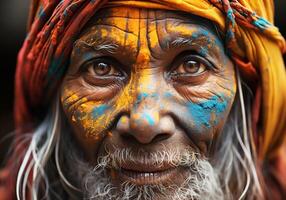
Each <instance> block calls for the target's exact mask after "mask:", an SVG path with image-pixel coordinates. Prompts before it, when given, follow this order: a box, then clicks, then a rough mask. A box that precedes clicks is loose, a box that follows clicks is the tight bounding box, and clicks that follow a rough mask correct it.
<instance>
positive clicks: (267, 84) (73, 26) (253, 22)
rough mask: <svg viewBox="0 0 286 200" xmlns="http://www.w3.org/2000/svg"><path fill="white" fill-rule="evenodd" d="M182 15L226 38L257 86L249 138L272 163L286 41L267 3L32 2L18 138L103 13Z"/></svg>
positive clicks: (22, 57)
mask: <svg viewBox="0 0 286 200" xmlns="http://www.w3.org/2000/svg"><path fill="white" fill-rule="evenodd" d="M107 6H129V7H140V8H153V9H166V10H179V11H183V12H186V13H191V14H193V15H197V16H200V17H203V18H206V19H208V20H210V21H212V22H213V23H215V24H216V25H217V26H218V27H219V28H220V30H221V31H223V32H224V35H225V37H224V38H225V47H226V49H227V51H228V52H229V54H230V56H231V57H232V59H233V61H234V62H235V63H236V64H237V65H238V67H239V69H240V71H241V73H242V75H243V76H244V77H245V79H246V81H249V82H252V83H253V84H254V88H255V89H254V90H255V93H256V96H255V101H254V105H253V116H252V118H253V119H252V120H253V132H254V134H255V138H256V139H257V144H256V146H257V152H258V155H257V156H258V158H259V160H261V162H263V160H264V159H265V158H268V157H271V156H274V157H275V156H276V155H278V152H280V149H281V148H280V147H282V143H283V141H284V135H285V132H286V75H285V67H284V63H283V58H282V53H281V52H284V51H285V49H286V45H285V40H284V38H283V37H282V36H281V34H280V33H279V30H278V29H277V28H276V27H275V26H274V25H272V24H273V18H274V5H273V1H271V0H151V1H138V0H137V1H136V0H133V1H128V0H125V1H123V0H110V1H108V0H61V1H60V0H34V1H33V3H32V6H31V13H30V20H29V21H30V22H29V27H28V35H27V38H26V40H25V42H24V44H23V47H22V49H21V51H20V52H19V55H18V64H17V71H16V88H15V110H14V112H15V122H16V128H17V129H18V130H20V131H18V132H19V133H18V134H22V133H23V132H24V131H25V130H28V128H30V127H32V126H34V125H36V124H37V119H39V115H40V114H41V113H43V112H44V109H45V108H47V105H48V104H49V103H50V102H51V98H52V97H53V94H54V93H55V90H56V89H57V87H58V86H59V84H60V81H61V80H62V78H63V75H64V72H65V70H66V68H67V65H68V58H69V56H70V52H71V49H72V45H73V42H74V41H75V40H76V39H77V37H78V34H79V33H80V31H81V30H82V28H83V27H84V25H85V24H86V23H87V21H88V20H89V19H90V18H91V17H92V16H93V15H94V14H95V13H96V11H97V10H98V9H100V8H102V7H107Z"/></svg>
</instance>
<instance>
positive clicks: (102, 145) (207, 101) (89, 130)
mask: <svg viewBox="0 0 286 200" xmlns="http://www.w3.org/2000/svg"><path fill="white" fill-rule="evenodd" d="M235 94H236V80H235V70H234V66H233V64H232V62H231V60H230V59H229V58H228V56H227V55H226V52H225V51H224V48H223V44H222V42H221V40H220V38H219V36H218V35H217V34H216V33H215V29H214V27H213V25H211V24H210V23H209V22H207V21H204V20H202V19H200V18H198V17H195V16H190V15H184V14H182V13H177V12H171V11H159V10H157V11H154V10H147V9H136V8H108V9H104V10H103V11H101V12H99V13H98V14H96V16H95V17H94V18H93V19H92V20H91V21H90V23H89V24H88V25H87V26H86V28H85V30H84V31H83V33H82V34H81V35H80V37H79V39H78V40H77V41H76V42H75V44H74V48H73V51H72V54H71V60H70V66H69V69H68V72H67V74H66V76H65V78H64V81H63V85H62V90H61V102H62V106H63V110H64V112H65V114H66V116H67V118H68V120H69V123H70V125H71V127H72V129H73V133H74V134H73V135H74V136H75V138H76V140H77V141H78V143H79V145H80V146H81V148H82V149H83V151H84V152H85V155H86V159H87V160H88V161H89V162H91V163H95V162H96V158H97V157H98V155H100V154H104V150H105V149H109V150H110V151H112V149H114V147H116V148H126V147H129V148H132V149H134V151H137V150H139V149H144V151H147V152H154V151H160V150H161V149H162V148H163V146H164V147H167V148H168V149H169V150H172V149H184V148H186V147H189V146H191V147H192V148H193V149H194V151H197V152H200V153H201V154H202V155H204V156H208V157H211V155H209V151H210V148H211V147H210V145H209V144H210V143H212V144H215V141H216V139H217V137H218V135H219V134H220V132H221V130H222V127H223V125H224V123H225V121H226V119H227V117H228V114H229V111H230V109H231V106H232V104H233V101H234V98H235ZM183 181H184V177H183V176H179V177H178V178H176V179H174V182H176V183H178V184H180V183H181V182H183Z"/></svg>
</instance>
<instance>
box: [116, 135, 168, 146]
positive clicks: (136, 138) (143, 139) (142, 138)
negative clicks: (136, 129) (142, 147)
mask: <svg viewBox="0 0 286 200" xmlns="http://www.w3.org/2000/svg"><path fill="white" fill-rule="evenodd" d="M120 135H121V139H122V140H123V141H124V142H126V143H129V144H136V143H137V144H138V143H140V144H149V143H157V142H160V141H163V140H166V139H168V138H169V137H171V134H168V133H161V134H157V135H155V136H154V137H152V135H148V134H147V135H145V134H129V133H123V134H120Z"/></svg>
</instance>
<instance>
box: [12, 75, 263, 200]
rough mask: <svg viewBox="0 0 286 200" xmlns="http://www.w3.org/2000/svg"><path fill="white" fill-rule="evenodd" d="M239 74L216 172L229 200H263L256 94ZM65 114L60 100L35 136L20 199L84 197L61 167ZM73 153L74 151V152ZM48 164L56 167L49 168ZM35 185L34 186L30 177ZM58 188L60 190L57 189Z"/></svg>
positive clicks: (19, 182) (21, 176) (23, 170)
mask: <svg viewBox="0 0 286 200" xmlns="http://www.w3.org/2000/svg"><path fill="white" fill-rule="evenodd" d="M236 74H237V85H238V92H237V95H236V99H235V101H234V105H233V108H232V110H231V112H230V114H229V117H228V121H227V122H226V125H225V127H224V129H223V133H222V134H221V136H220V138H219V141H218V144H219V145H217V146H218V147H217V149H216V151H217V152H216V153H215V158H213V159H212V160H213V163H212V164H213V166H214V169H215V170H216V171H217V172H218V173H219V175H220V176H219V179H220V183H221V186H222V188H223V190H224V194H225V198H226V199H237V198H238V199H245V198H247V199H258V198H259V199H261V198H262V197H263V192H262V189H261V184H260V181H259V176H258V173H257V169H256V158H255V152H254V148H253V145H252V144H253V139H252V132H251V102H252V94H251V91H250V90H249V89H248V88H247V86H246V85H245V84H243V83H242V82H241V79H240V76H239V72H238V71H236ZM62 115H63V112H62V110H61V108H60V101H59V98H58V97H57V98H56V100H55V102H54V104H53V105H52V108H51V109H50V111H49V113H48V114H47V116H46V118H45V120H44V121H43V122H42V123H41V124H40V125H39V127H38V128H37V129H36V130H35V132H34V133H33V134H30V135H31V142H30V144H29V146H28V149H27V151H26V153H25V156H24V159H23V161H22V163H21V165H20V168H19V171H18V175H17V184H16V195H17V199H24V200H25V199H26V198H27V191H29V193H30V196H31V198H32V199H34V200H36V199H39V194H41V198H44V199H51V196H53V198H58V199H62V197H61V194H60V192H58V191H59V188H62V190H64V191H66V192H68V193H71V194H75V193H81V189H80V188H79V187H78V186H75V185H74V184H72V182H71V181H69V178H67V177H66V176H65V173H64V167H63V166H62V164H60V159H59V157H60V155H59V154H64V153H65V152H61V151H60V150H59V149H60V148H59V146H61V143H64V142H66V141H64V140H63V139H62V136H63V135H65V134H66V135H67V133H66V132H65V131H66V130H64V128H63V124H64V123H66V122H63V121H65V120H63V119H62V118H63V117H62ZM70 149H72V148H70ZM48 163H54V165H52V166H51V165H49V164H48ZM51 171H53V173H54V174H58V177H59V180H58V181H56V182H55V183H54V182H51V180H52V179H51V177H50V176H52V175H51V174H53V173H51ZM31 175H32V181H31V182H30V181H29V179H30V176H31ZM55 185H57V187H56V186H55Z"/></svg>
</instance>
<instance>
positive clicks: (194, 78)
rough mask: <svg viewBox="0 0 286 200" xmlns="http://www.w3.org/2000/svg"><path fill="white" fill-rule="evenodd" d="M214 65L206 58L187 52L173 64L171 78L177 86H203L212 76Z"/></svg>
mask: <svg viewBox="0 0 286 200" xmlns="http://www.w3.org/2000/svg"><path fill="white" fill-rule="evenodd" d="M213 68H214V67H213V65H212V64H211V63H210V62H209V61H208V60H207V59H205V58H204V57H202V56H200V55H196V54H194V53H192V52H191V53H190V52H186V53H184V54H181V55H179V56H178V58H176V59H175V61H174V62H173V64H172V67H171V71H170V72H169V78H170V79H171V80H172V81H173V82H174V83H175V84H181V85H197V84H202V83H203V82H204V81H205V80H206V79H207V78H208V76H209V75H210V71H211V69H213Z"/></svg>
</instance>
